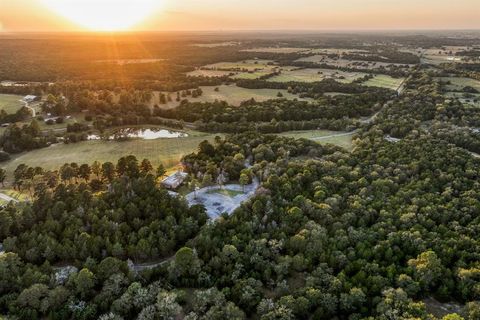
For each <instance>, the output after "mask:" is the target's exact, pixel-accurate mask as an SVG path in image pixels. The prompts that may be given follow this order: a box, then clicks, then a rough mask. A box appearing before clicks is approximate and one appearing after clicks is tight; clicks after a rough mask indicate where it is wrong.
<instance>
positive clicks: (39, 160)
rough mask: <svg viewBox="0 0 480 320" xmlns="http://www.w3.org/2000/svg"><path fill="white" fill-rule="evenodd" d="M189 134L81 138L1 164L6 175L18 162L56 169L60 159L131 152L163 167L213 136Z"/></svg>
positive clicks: (113, 158) (90, 158)
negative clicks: (155, 138)
mask: <svg viewBox="0 0 480 320" xmlns="http://www.w3.org/2000/svg"><path fill="white" fill-rule="evenodd" d="M187 133H188V134H189V137H186V138H175V139H157V140H141V139H135V140H128V141H124V142H117V141H102V140H100V141H82V142H79V143H72V144H63V143H60V144H56V145H53V146H50V147H48V148H43V149H37V150H33V151H30V152H27V153H22V154H19V155H16V156H14V157H13V158H12V160H10V161H8V162H5V163H4V164H3V165H2V167H3V168H4V169H6V170H7V173H8V174H9V175H11V174H12V172H13V171H14V170H15V168H16V167H17V166H18V165H19V164H21V163H24V164H27V165H29V166H41V167H43V168H45V169H47V170H54V169H58V168H59V167H60V166H62V165H63V164H64V163H71V162H76V163H78V164H83V163H89V164H91V163H92V162H94V161H95V160H98V161H101V162H106V161H111V162H114V163H115V162H116V161H117V160H118V159H119V158H121V157H123V156H126V155H129V154H133V155H135V156H136V157H137V158H138V159H139V160H142V159H144V158H147V159H149V160H150V161H151V162H152V164H153V165H154V166H156V165H158V164H160V163H162V164H163V165H164V166H166V167H172V166H175V165H177V164H178V162H179V160H180V159H181V158H182V156H184V155H186V154H188V153H191V152H194V151H195V150H197V148H198V144H199V143H200V142H202V141H203V140H210V141H211V140H213V139H214V137H215V135H212V134H204V133H199V132H195V131H187Z"/></svg>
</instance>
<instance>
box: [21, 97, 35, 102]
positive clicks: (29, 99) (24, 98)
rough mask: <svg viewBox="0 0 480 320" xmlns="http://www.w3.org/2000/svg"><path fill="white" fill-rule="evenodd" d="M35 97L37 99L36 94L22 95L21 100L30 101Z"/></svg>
mask: <svg viewBox="0 0 480 320" xmlns="http://www.w3.org/2000/svg"><path fill="white" fill-rule="evenodd" d="M35 99H37V96H33V95H28V96H25V97H23V99H22V100H23V102H26V103H31V102H33V101H35Z"/></svg>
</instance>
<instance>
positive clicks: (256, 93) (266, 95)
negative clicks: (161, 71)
mask: <svg viewBox="0 0 480 320" xmlns="http://www.w3.org/2000/svg"><path fill="white" fill-rule="evenodd" d="M215 88H216V87H213V86H208V87H201V89H202V91H203V94H202V95H201V96H200V97H197V98H192V97H191V96H189V97H186V98H182V99H187V100H188V101H190V102H214V101H215V100H218V101H227V102H228V103H229V104H231V105H233V106H239V105H240V104H241V103H242V102H243V101H246V100H250V99H252V98H253V99H255V100H256V101H258V102H262V101H266V100H270V99H278V97H277V94H278V93H279V92H281V93H282V95H283V97H284V98H286V99H289V100H293V99H298V100H305V101H309V99H301V98H299V97H298V96H297V95H294V94H291V93H289V92H288V91H287V90H276V89H246V88H241V87H237V86H236V85H221V86H218V89H219V90H218V91H215ZM155 96H156V99H158V95H155ZM170 96H171V97H172V98H173V101H171V102H168V103H167V104H163V105H161V104H159V102H158V101H155V103H158V105H159V106H160V107H163V108H165V109H171V108H175V107H176V106H178V105H179V104H180V102H177V101H175V98H176V96H177V94H176V93H170Z"/></svg>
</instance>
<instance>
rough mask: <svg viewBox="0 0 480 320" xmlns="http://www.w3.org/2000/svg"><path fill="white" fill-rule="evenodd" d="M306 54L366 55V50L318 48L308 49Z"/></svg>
mask: <svg viewBox="0 0 480 320" xmlns="http://www.w3.org/2000/svg"><path fill="white" fill-rule="evenodd" d="M307 53H309V54H324V55H325V54H338V55H343V54H350V53H368V51H367V50H362V49H342V48H318V49H310V50H309V51H308V52H307Z"/></svg>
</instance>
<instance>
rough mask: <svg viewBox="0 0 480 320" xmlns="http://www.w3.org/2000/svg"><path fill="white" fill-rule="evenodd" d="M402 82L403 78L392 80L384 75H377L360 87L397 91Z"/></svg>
mask: <svg viewBox="0 0 480 320" xmlns="http://www.w3.org/2000/svg"><path fill="white" fill-rule="evenodd" d="M403 80H404V78H393V77H390V76H387V75H384V74H377V75H375V77H374V78H372V79H369V80H368V81H366V82H364V83H362V85H364V86H369V87H381V88H387V89H392V90H397V89H398V88H399V87H400V85H401V84H402V82H403Z"/></svg>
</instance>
